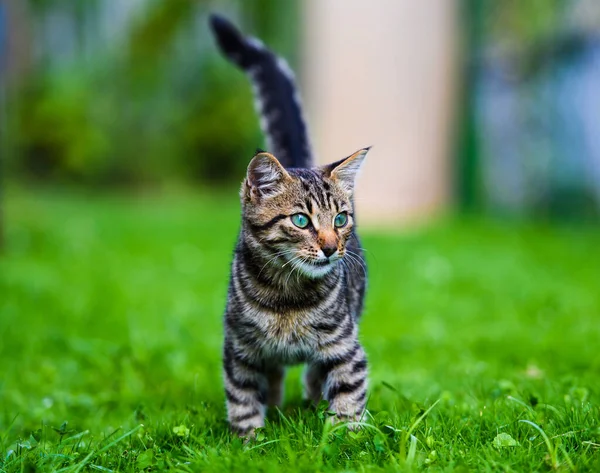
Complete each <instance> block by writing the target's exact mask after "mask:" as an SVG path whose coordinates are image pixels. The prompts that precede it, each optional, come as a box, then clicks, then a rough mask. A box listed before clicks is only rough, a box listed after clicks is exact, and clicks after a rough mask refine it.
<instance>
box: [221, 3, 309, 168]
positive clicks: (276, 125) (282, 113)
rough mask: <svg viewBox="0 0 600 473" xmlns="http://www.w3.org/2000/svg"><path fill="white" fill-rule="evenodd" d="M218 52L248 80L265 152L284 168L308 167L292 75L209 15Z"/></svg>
mask: <svg viewBox="0 0 600 473" xmlns="http://www.w3.org/2000/svg"><path fill="white" fill-rule="evenodd" d="M210 26H211V29H212V31H213V34H214V36H215V38H216V40H217V44H218V45H219V48H220V50H221V52H222V53H223V54H224V55H225V56H226V57H227V58H228V59H229V60H230V61H232V62H233V63H234V64H236V65H237V66H238V67H240V68H241V69H242V70H243V71H244V72H245V73H246V74H247V75H248V77H249V78H250V81H251V82H252V87H253V90H254V96H255V99H256V102H255V104H256V109H257V113H258V114H259V117H260V125H261V128H262V130H263V133H264V134H265V137H266V140H267V147H268V151H269V152H270V153H272V154H274V155H275V156H276V157H277V159H279V161H280V162H281V164H282V165H283V166H284V167H288V168H290V167H293V168H305V167H310V166H311V165H312V161H313V159H312V151H311V146H310V142H309V140H308V131H307V127H306V123H305V121H304V119H303V117H302V108H301V103H300V98H299V96H298V90H297V88H296V84H295V79H294V73H293V72H292V70H291V69H290V68H289V66H288V65H287V63H286V62H285V61H284V60H283V59H282V58H280V57H277V56H276V55H275V54H274V53H273V52H272V51H270V50H269V49H267V48H266V47H265V46H264V45H263V44H262V43H261V42H260V41H259V40H257V39H256V38H251V37H245V36H243V35H242V34H241V33H240V31H239V30H238V29H237V28H236V27H235V26H234V25H233V24H232V23H231V22H229V21H228V20H227V19H225V18H223V17H222V16H219V15H215V14H213V15H211V16H210Z"/></svg>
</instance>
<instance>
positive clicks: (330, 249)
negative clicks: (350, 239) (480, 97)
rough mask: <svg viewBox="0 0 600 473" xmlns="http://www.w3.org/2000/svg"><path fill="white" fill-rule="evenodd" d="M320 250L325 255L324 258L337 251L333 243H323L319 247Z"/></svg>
mask: <svg viewBox="0 0 600 473" xmlns="http://www.w3.org/2000/svg"><path fill="white" fill-rule="evenodd" d="M321 251H322V252H323V254H324V255H325V257H326V258H329V257H330V256H331V255H332V254H334V253H335V252H336V251H337V245H336V244H335V243H325V244H324V245H323V246H322V247H321Z"/></svg>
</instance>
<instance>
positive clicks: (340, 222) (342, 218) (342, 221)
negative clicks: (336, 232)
mask: <svg viewBox="0 0 600 473" xmlns="http://www.w3.org/2000/svg"><path fill="white" fill-rule="evenodd" d="M347 223H348V214H347V213H346V212H340V213H339V214H337V215H336V216H335V218H334V219H333V224H334V225H335V226H336V227H337V228H342V227H345V226H346V224H347Z"/></svg>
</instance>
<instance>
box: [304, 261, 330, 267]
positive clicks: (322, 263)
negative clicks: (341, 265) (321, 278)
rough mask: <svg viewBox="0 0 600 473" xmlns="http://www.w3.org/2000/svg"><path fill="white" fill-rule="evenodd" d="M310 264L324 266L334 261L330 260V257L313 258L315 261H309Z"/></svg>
mask: <svg viewBox="0 0 600 473" xmlns="http://www.w3.org/2000/svg"><path fill="white" fill-rule="evenodd" d="M309 263H310V264H312V265H313V266H317V267H320V268H322V267H324V266H329V265H330V264H331V263H333V261H331V260H329V259H324V260H313V261H309Z"/></svg>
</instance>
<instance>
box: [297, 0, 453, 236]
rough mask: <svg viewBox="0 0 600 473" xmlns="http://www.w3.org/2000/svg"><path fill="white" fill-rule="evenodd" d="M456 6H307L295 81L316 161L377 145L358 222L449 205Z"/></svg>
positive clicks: (383, 2)
mask: <svg viewBox="0 0 600 473" xmlns="http://www.w3.org/2000/svg"><path fill="white" fill-rule="evenodd" d="M457 3H458V2H456V1H455V0H371V1H365V0H304V1H303V2H302V5H303V9H304V11H303V15H304V17H303V45H304V47H303V54H302V61H303V63H302V70H301V72H302V74H301V81H302V86H303V89H304V100H305V102H306V114H307V116H308V120H309V123H310V129H311V133H312V135H313V140H314V146H315V149H316V151H317V154H318V160H319V162H321V163H325V162H331V161H334V160H337V159H340V158H342V157H344V156H347V155H349V154H351V153H352V152H354V151H355V150H356V149H358V148H361V147H364V146H369V145H373V149H372V150H371V152H370V154H369V156H368V158H367V161H366V163H365V167H364V169H363V172H362V174H361V176H360V178H359V183H358V190H357V206H358V212H359V214H360V220H361V222H365V223H367V224H371V225H388V224H397V223H409V222H414V221H415V220H423V219H427V218H429V217H431V216H433V215H435V214H438V213H440V212H442V211H443V210H444V209H445V208H447V206H448V205H449V202H450V193H451V172H450V162H449V159H450V149H449V148H450V146H449V145H450V141H449V137H450V133H451V121H452V106H453V98H454V91H455V80H454V75H455V71H456V68H455V64H456V57H455V56H456V10H457V6H458V5H457Z"/></svg>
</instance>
